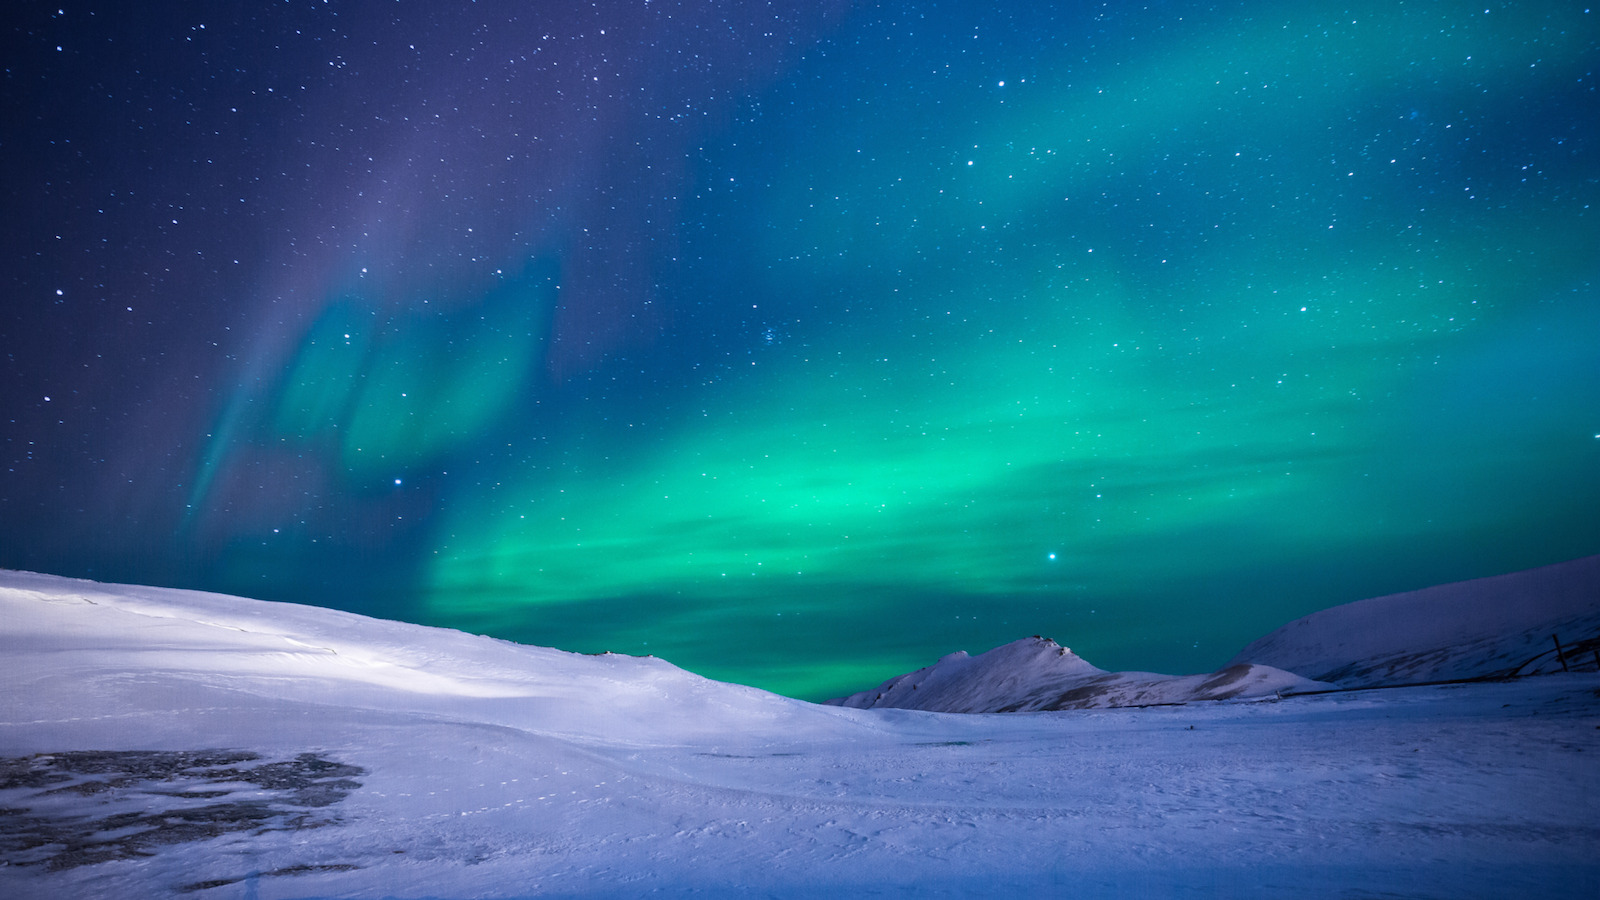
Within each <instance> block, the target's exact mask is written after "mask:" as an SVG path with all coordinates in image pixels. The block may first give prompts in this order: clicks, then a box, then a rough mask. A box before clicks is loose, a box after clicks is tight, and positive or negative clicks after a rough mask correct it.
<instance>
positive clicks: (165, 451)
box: [0, 0, 1600, 699]
mask: <svg viewBox="0 0 1600 900" xmlns="http://www.w3.org/2000/svg"><path fill="white" fill-rule="evenodd" d="M1587 3H1588V0H1584V2H1575V3H1567V2H1542V3H1541V2H1516V3H1501V2H1498V0H1497V2H1493V3H1485V2H1483V0H1480V2H1478V3H1443V2H1441V3H1432V2H1406V3H1400V2H1396V0H1376V2H1364V0H1356V2H1348V0H1341V2H1337V3H1324V2H1296V3H1282V2H1264V0H1263V2H1255V0H1246V2H1228V3H1185V2H1151V3H1147V4H1133V3H1040V2H1038V0H1026V2H1023V0H982V2H977V0H972V2H968V0H950V2H939V3H935V2H908V3H894V4H887V3H886V4H873V3H860V2H855V3H852V2H844V0H773V2H741V3H734V2H682V3H679V2H668V0H628V2H621V0H599V2H533V0H525V2H517V3H511V2H478V3H471V2H420V0H401V2H376V0H373V2H362V3H357V2H338V0H333V2H322V0H317V2H312V0H293V2H226V3H172V2H168V3H159V2H158V3H142V4H136V3H109V2H108V3H91V4H69V5H66V6H62V5H60V4H58V3H57V4H44V3H33V2H21V3H16V2H13V3H10V4H7V5H6V10H5V12H3V13H0V22H3V26H4V28H3V36H0V40H3V41H4V44H3V51H0V56H3V65H4V73H3V74H4V80H3V83H0V179H3V193H0V203H3V210H0V212H3V215H0V219H3V221H0V235H3V240H0V291H3V294H0V349H3V351H4V359H3V363H0V566H3V567H7V568H22V569H32V570H37V571H46V572H52V573H56V574H63V575H74V576H83V577H92V578H96V579H100V580H108V581H125V582H137V583H147V584H159V585H166V586H174V587H190V588H201V589H207V590H216V591H224V592H228V593H237V594H243V595H247V596H254V597H261V598H266V599H277V600H292V601H297V602H303V603H314V604H322V605H328V606H335V607H340V608H345V609H350V610H354V611H357V612H361V613H366V614H370V615H379V616H384V617H390V618H399V619H406V620H410V621H417V622H424V623H429V624H438V625H448V626H452V627H457V628H463V629H467V630H472V631H480V632H484V633H489V634H493V635H497V636H500V637H505V638H509V639H513V640H518V641H524V642H529V643H535V644H541V645H547V646H554V647H560V648H563V649H568V650H580V651H586V652H595V651H600V650H608V649H609V650H615V651H620V652H627V653H654V654H656V655H658V656H663V657H665V658H667V659H669V660H671V661H673V662H675V663H677V664H679V665H682V666H684V667H686V668H688V669H691V670H693V671H696V672H700V673H702V674H705V675H709V676H712V677H716V678H721V679H726V680H732V681H738V682H743V683H748V684H755V685H758V686H761V687H766V688H770V689H774V690H778V691H780V692H784V693H789V694H792V695H795V696H801V697H806V698H810V699H820V698H823V697H827V696H833V695H837V694H840V693H845V692H848V691H853V690H858V689H861V688H864V687H868V686H870V685H872V684H875V683H876V682H878V681H879V680H881V679H883V678H886V677H888V676H890V675H894V674H897V673H899V672H902V671H906V670H908V669H912V668H916V667H918V666H921V665H925V664H928V663H930V662H932V661H933V660H935V659H937V658H938V657H939V656H941V655H943V654H945V653H948V652H950V651H953V650H957V649H966V650H970V651H974V652H977V651H981V650H986V649H988V648H990V647H992V646H995V645H997V644H1000V643H1004V642H1006V641H1009V640H1013V639H1015V638H1019V637H1025V636H1027V635H1030V634H1043V635H1046V636H1048V637H1052V638H1054V639H1056V640H1058V641H1060V642H1061V643H1063V644H1066V645H1068V646H1071V647H1072V648H1073V649H1074V650H1075V651H1077V652H1078V653H1079V654H1081V655H1083V656H1084V657H1086V658H1087V659H1089V660H1090V661H1091V662H1094V663H1095V664H1097V665H1099V666H1101V667H1104V668H1114V669H1144V670H1154V671H1160V672H1168V673H1185V672H1196V671H1207V670H1210V669H1213V668H1215V667H1217V666H1219V665H1221V664H1222V663H1223V662H1225V661H1226V660H1227V659H1228V658H1229V657H1231V656H1232V655H1233V654H1234V653H1235V652H1237V651H1238V650H1239V649H1240V648H1241V647H1242V646H1243V645H1244V644H1245V643H1246V642H1247V641H1249V640H1250V639H1252V638H1254V637H1257V636H1259V635H1260V634H1262V633H1264V632H1266V631H1268V630H1270V629H1271V628H1273V627H1275V626H1277V625H1279V624H1281V623H1283V622H1285V621H1287V620H1289V619H1292V618H1294V617H1297V616H1300V615H1303V614H1305V613H1307V612H1311V611H1313V610H1316V609H1320V608H1324V607H1327V606H1331V605H1334V604H1337V603H1343V602H1347V601H1351V600H1355V599H1359V598H1362V597H1366V596H1373V595H1378V594H1383V593H1390V592H1394V591H1400V590H1407V589H1412V588H1417V587H1422V586H1425V585H1429V584H1435V583H1441V582H1446V581H1453V580H1459V579H1464V578H1471V577H1478V576H1483V575H1490V574H1497V573H1501V572H1507V571H1512V570H1516V569H1522V568H1528V567H1532V566H1536V565H1542V564H1546V563H1551V562H1557V561H1560V560H1564V559H1570V558H1573V557H1577V556H1582V555H1586V554H1590V553H1596V552H1600V513H1597V510H1600V91H1597V87H1600V10H1593V9H1591V8H1590V7H1589V6H1588V5H1587Z"/></svg>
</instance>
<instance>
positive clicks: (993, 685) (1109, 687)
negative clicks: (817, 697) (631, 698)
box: [828, 636, 1328, 713]
mask: <svg viewBox="0 0 1600 900" xmlns="http://www.w3.org/2000/svg"><path fill="white" fill-rule="evenodd" d="M1326 687H1328V685H1324V684H1317V683H1316V682H1313V681H1310V680H1308V679H1305V678H1301V677H1300V676H1298V675H1293V674H1290V673H1289V672H1284V671H1280V670H1278V669H1275V668H1272V667H1271V666H1262V665H1250V664H1244V665H1235V666H1229V667H1228V668H1226V669H1223V670H1222V671H1220V672H1213V673H1211V674H1209V675H1157V674H1154V673H1151V672H1107V671H1105V670H1103V669H1097V668H1095V667H1094V666H1092V665H1090V664H1089V663H1088V662H1086V661H1085V660H1084V659H1083V658H1082V657H1079V656H1078V655H1077V654H1075V653H1073V652H1072V651H1071V650H1068V649H1067V648H1066V647H1063V646H1061V645H1060V644H1057V643H1056V642H1055V641H1052V640H1050V639H1048V638H1042V637H1037V636H1035V637H1031V638H1024V639H1023V640H1020V641H1012V642H1011V643H1009V644H1006V645H1004V646H1001V647H996V648H994V649H993V650H990V651H989V652H987V653H980V654H979V655H977V656H969V655H968V654H967V653H966V652H965V651H958V652H956V653H952V654H950V655H949V656H946V657H944V658H943V659H940V660H939V661H938V662H936V663H934V664H933V665H931V666H926V667H924V668H921V669H918V670H916V671H915V672H909V673H907V674H905V675H900V676H898V677H896V678H891V679H889V680H888V681H885V682H884V683H883V684H881V685H879V686H878V687H876V688H873V689H872V690H867V691H861V692H860V693H856V694H851V695H850V696H848V697H841V698H838V699H836V700H829V701H828V703H829V704H830V705H833V706H848V707H852V708H855V709H873V708H882V707H890V708H895V709H922V710H928V711H931V712H957V713H991V712H1036V711H1040V710H1053V709H1097V708H1107V707H1119V706H1154V705H1157V704H1164V703H1188V702H1190V701H1193V700H1227V699H1231V698H1235V697H1260V696H1265V695H1270V694H1274V693H1276V692H1278V691H1309V690H1318V689H1320V688H1326Z"/></svg>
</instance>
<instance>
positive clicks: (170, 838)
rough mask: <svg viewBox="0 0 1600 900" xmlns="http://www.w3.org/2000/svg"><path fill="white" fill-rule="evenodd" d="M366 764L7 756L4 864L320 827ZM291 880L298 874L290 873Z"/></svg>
mask: <svg viewBox="0 0 1600 900" xmlns="http://www.w3.org/2000/svg"><path fill="white" fill-rule="evenodd" d="M365 774H367V773H366V770H365V769H362V768H360V767H359V766H352V765H346V764H345V763H341V762H335V761H333V760H328V759H324V758H322V757H320V756H318V755H317V754H315V753H302V754H300V755H298V756H296V757H294V758H292V759H285V760H266V761H263V759H262V757H261V755H260V754H258V753H251V752H248V751H243V750H194V751H139V750H135V751H109V750H73V751H68V752H65V753H40V754H36V755H34V756H20V757H5V758H0V863H3V864H4V865H8V866H43V867H44V868H45V869H48V870H59V869H70V868H73V867H75V866H83V865H90V864H93V863H99V862H106V861H108V860H114V859H128V858H132V857H140V856H152V855H154V854H155V853H156V851H157V850H158V849H159V848H160V847H162V846H166V845H170V844H182V843H187V842H190V841H203V840H208V839H210V838H214V837H219V836H221V835H225V834H232V833H240V832H244V833H251V834H261V833H265V832H268V831H295V830H299V829H303V828H320V827H323V826H326V825H332V824H335V823H337V822H338V821H339V818H338V816H336V815H334V814H333V813H332V811H331V810H330V809H329V807H332V806H334V805H335V804H337V803H338V802H339V801H341V800H343V799H344V798H345V797H347V796H348V795H349V794H350V792H351V791H353V790H355V789H357V788H359V787H361V783H360V782H358V781H355V780H353V779H354V778H357V777H360V776H363V775H365ZM285 874H293V873H287V872H286V873H285Z"/></svg>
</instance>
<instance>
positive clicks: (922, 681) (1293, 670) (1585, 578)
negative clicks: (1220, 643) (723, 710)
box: [828, 556, 1600, 713]
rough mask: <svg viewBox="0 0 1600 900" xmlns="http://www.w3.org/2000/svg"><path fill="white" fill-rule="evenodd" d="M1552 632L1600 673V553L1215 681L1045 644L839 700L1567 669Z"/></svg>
mask: <svg viewBox="0 0 1600 900" xmlns="http://www.w3.org/2000/svg"><path fill="white" fill-rule="evenodd" d="M1552 636H1558V637H1559V638H1560V640H1561V641H1562V643H1563V645H1564V646H1563V649H1564V651H1565V656H1566V659H1567V663H1568V665H1569V667H1571V668H1574V669H1581V670H1583V671H1594V670H1595V669H1596V668H1597V667H1600V656H1597V655H1596V654H1597V652H1600V556H1590V557H1585V558H1583V559H1577V560H1573V561H1571V562H1566V563H1560V564H1557V565H1553V566H1545V567H1543V568H1539V569H1531V570H1528V571H1526V572H1514V573H1512V574H1509V575H1499V576H1495V577H1493V578H1480V579H1478V580H1476V581H1464V582H1459V583H1456V584H1447V585H1440V586H1438V587H1431V588H1425V589H1423V590H1420V591H1411V592H1408V593H1404V594H1393V595H1390V596H1387V597H1375V598H1372V599H1370V600H1360V601H1357V602H1355V603H1347V604H1345V605H1343V606H1336V607H1333V608H1331V609H1325V610H1323V611H1321V612H1318V613H1313V614H1311V615H1309V616H1306V617H1305V618H1302V619H1299V620H1296V621H1294V622H1291V623H1289V624H1288V625H1285V626H1283V627H1282V628H1279V629H1278V630H1276V631H1274V632H1272V633H1271V634H1269V635H1267V636H1266V637H1263V638H1260V639H1259V640H1257V641H1255V642H1253V643H1251V644H1250V645H1249V646H1247V647H1245V649H1244V650H1243V651H1241V652H1240V653H1239V655H1237V656H1235V657H1234V658H1233V660H1232V661H1230V662H1229V664H1228V665H1227V667H1225V668H1223V669H1222V670H1221V671H1218V672H1213V673H1211V674H1209V675H1184V676H1174V675H1157V674H1153V673H1149V672H1106V671H1104V670H1101V669H1097V668H1095V667H1094V666H1092V665H1090V664H1089V663H1088V662H1086V661H1084V660H1083V659H1082V658H1080V657H1079V656H1077V655H1076V654H1074V653H1072V651H1070V650H1068V649H1067V648H1065V647H1062V646H1061V645H1060V644H1057V643H1056V642H1055V641H1052V640H1049V639H1046V638H1041V637H1033V638H1026V639H1023V640H1020V641H1013V642H1012V643H1009V644H1006V645H1004V646H1001V647H996V648H995V649H993V650H990V651H989V652H987V653H982V654H979V655H977V656H969V655H968V654H967V653H965V652H957V653H952V654H950V655H949V656H946V657H944V658H943V659H940V660H939V661H938V662H937V663H934V664H933V665H931V666H926V667H924V668H921V669H918V670H916V671H915V672H909V673H907V674H905V675H900V676H897V677H895V678H891V679H889V680H888V681H885V682H884V683H883V684H881V685H879V686H878V687H876V688H873V689H871V690H866V691H861V692H859V693H855V694H851V695H850V696H848V697H841V698H838V699H835V700H829V701H828V703H829V704H831V705H834V706H847V707H853V708H857V709H872V708H879V707H891V708H897V709H922V710H928V711H932V712H961V713H988V712H1032V711H1038V710H1052V709H1090V708H1106V707H1120V706H1152V705H1156V704H1163V703H1188V702H1191V701H1196V700H1226V699H1232V698H1238V697H1260V696H1265V695H1270V694H1275V693H1294V692H1304V691H1314V690H1320V689H1327V688H1331V687H1335V686H1337V687H1341V688H1357V687H1373V686H1377V685H1392V684H1416V683H1420V682H1430V681H1452V680H1458V679H1464V678H1482V677H1491V678H1492V677H1503V676H1514V675H1532V674H1537V673H1541V672H1559V671H1561V659H1560V658H1558V657H1557V655H1556V646H1555V643H1554V641H1553V640H1552Z"/></svg>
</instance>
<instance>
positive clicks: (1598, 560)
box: [1233, 556, 1600, 687]
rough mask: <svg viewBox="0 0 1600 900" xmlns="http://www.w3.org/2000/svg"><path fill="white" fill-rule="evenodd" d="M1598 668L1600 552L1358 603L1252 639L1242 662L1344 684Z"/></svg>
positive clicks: (1242, 653)
mask: <svg viewBox="0 0 1600 900" xmlns="http://www.w3.org/2000/svg"><path fill="white" fill-rule="evenodd" d="M1552 635H1554V636H1559V638H1560V640H1561V642H1562V644H1564V645H1566V646H1565V649H1566V651H1567V656H1568V662H1569V665H1572V667H1573V668H1581V669H1582V670H1584V671H1594V669H1595V667H1596V659H1595V656H1594V653H1595V651H1596V649H1597V648H1600V556H1588V557H1584V558H1582V559H1575V560H1572V561H1570V562H1564V563H1558V564H1556V565H1553V566H1544V567H1542V568H1538V569H1529V570H1527V571H1525V572H1513V573H1511V574H1509V575H1497V576H1494V577H1492V578H1479V579H1477V580H1474V581H1462V582H1458V583H1455V584H1445V585H1439V586H1437V587H1430V588H1424V589H1422V590H1418V591H1409V592H1407V593H1403V594H1391V595H1389V596H1386V597H1374V598H1372V599H1370V600H1359V601H1356V602H1355V603H1347V604H1345V605H1343V606H1335V607H1333V608H1331V609H1325V610H1323V611H1321V612H1316V613H1312V614H1311V615H1309V616H1306V617H1305V618H1302V619H1297V620H1295V621H1293V622H1290V623H1289V624H1287V625H1285V626H1283V627H1282V628H1279V629H1278V630H1277V631H1274V632H1272V633H1271V634H1268V635H1266V636H1265V637H1263V638H1260V639H1259V640H1257V641H1255V642H1253V643H1251V644H1250V645H1249V646H1247V647H1245V648H1244V649H1243V650H1241V651H1240V652H1239V655H1238V656H1235V657H1234V658H1233V664H1234V665H1240V664H1244V663H1256V664H1263V665H1269V666H1276V667H1278V668H1281V669H1285V670H1288V671H1290V672H1296V673H1298V674H1300V675H1304V676H1306V677H1307V678H1313V679H1316V680H1318V681H1328V682H1332V683H1334V684H1337V685H1339V686H1340V687H1370V686H1374V685H1380V684H1415V683H1418V682H1427V681H1447V680H1455V679H1463V678H1480V677H1499V676H1513V675H1531V674H1535V673H1539V672H1559V671H1561V661H1560V659H1559V658H1558V657H1557V656H1556V647H1555V643H1554V641H1552V640H1551V638H1552Z"/></svg>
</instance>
